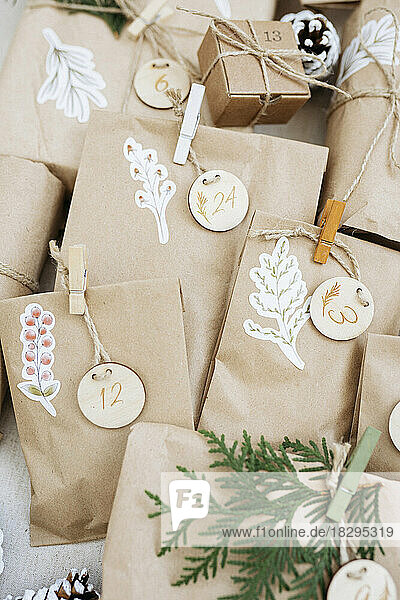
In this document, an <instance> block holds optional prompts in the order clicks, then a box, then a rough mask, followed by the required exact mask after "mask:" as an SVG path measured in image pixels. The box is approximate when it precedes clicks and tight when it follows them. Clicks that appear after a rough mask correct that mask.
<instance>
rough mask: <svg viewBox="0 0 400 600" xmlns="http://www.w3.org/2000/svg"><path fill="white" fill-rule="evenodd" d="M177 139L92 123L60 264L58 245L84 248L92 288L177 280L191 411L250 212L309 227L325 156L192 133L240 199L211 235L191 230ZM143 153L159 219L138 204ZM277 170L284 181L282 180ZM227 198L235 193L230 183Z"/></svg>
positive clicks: (265, 139) (259, 138)
mask: <svg viewBox="0 0 400 600" xmlns="http://www.w3.org/2000/svg"><path fill="white" fill-rule="evenodd" d="M177 139H178V127H177V123H174V122H172V121H166V120H161V119H148V118H145V117H133V116H128V115H121V114H114V113H108V112H106V111H104V112H98V113H97V114H96V115H94V116H93V119H92V120H91V123H90V125H89V130H88V135H87V139H86V143H85V148H84V152H83V157H82V162H81V166H80V170H79V175H78V178H77V182H76V186H75V191H74V196H73V199H72V204H71V209H70V213H69V217H68V222H67V226H66V232H65V237H64V245H63V256H64V261H65V259H66V255H65V251H64V248H68V246H70V245H72V244H76V243H80V242H82V241H84V242H85V244H86V245H87V246H88V252H89V256H90V258H91V260H92V261H93V264H95V265H96V269H95V271H94V272H93V273H91V275H90V280H91V282H92V283H93V284H98V283H101V282H104V283H110V282H113V281H118V280H124V279H130V278H132V279H143V278H146V277H158V276H159V275H160V273H163V274H171V275H173V276H178V277H180V278H181V280H182V286H183V294H184V298H185V312H184V321H185V331H186V340H187V347H188V360H189V368H190V373H191V381H192V388H193V393H194V401H195V406H196V409H195V412H196V413H197V411H198V406H199V400H200V397H201V394H202V391H203V387H204V382H205V377H206V374H207V369H208V366H209V362H210V359H211V356H212V352H213V349H214V346H215V343H216V339H217V336H218V331H219V328H220V325H221V320H222V316H223V312H224V309H225V305H226V299H227V295H228V290H229V284H230V280H231V275H232V272H233V270H234V268H235V265H236V264H237V260H238V257H239V253H240V249H241V245H242V241H241V240H242V239H243V237H244V235H245V232H246V230H247V228H248V224H249V222H250V218H251V214H252V212H253V211H254V210H255V209H256V208H262V209H265V210H267V209H270V210H273V211H275V212H277V213H279V214H281V215H282V216H287V217H289V216H290V215H293V214H296V215H301V217H299V218H302V219H304V220H305V221H310V222H312V221H313V220H314V215H315V207H316V204H317V197H318V194H319V189H320V185H321V180H322V176H323V173H324V168H325V164H326V159H327V151H326V149H325V148H323V147H320V146H314V145H311V144H303V143H301V142H296V141H289V140H283V139H280V138H274V137H269V136H264V135H257V134H248V133H242V132H233V131H229V130H220V129H216V128H211V127H205V126H200V127H199V129H198V131H197V134H196V137H195V139H194V140H193V142H192V148H193V150H194V151H195V152H196V156H197V159H198V161H199V162H200V164H201V166H202V167H203V168H204V169H207V170H213V169H217V170H221V171H228V172H230V173H232V174H233V175H234V176H236V177H237V178H239V179H240V180H241V182H242V183H243V184H244V186H245V187H246V188H247V193H248V197H249V209H248V212H247V214H246V216H245V218H244V220H243V221H242V223H241V224H240V225H238V226H237V227H236V228H235V229H232V230H230V231H226V232H220V233H218V232H215V231H209V230H208V229H206V228H205V227H202V226H200V225H199V223H198V222H197V221H196V220H195V219H194V218H193V216H192V214H191V212H190V210H189V206H188V194H189V190H190V189H191V186H192V184H193V181H194V180H195V179H196V177H197V176H198V173H197V171H196V169H195V168H194V166H193V164H191V163H190V162H189V161H187V163H186V164H185V165H184V166H181V165H176V164H174V163H173V162H172V158H173V155H174V151H175V147H176V143H177ZM129 148H130V149H129ZM133 148H134V149H135V153H134V152H133ZM146 153H150V154H151V156H152V157H153V159H154V160H153V163H154V164H156V167H155V171H157V170H160V173H163V174H164V175H165V179H164V180H163V181H162V182H161V185H163V184H164V183H165V190H166V191H167V196H168V198H166V199H167V200H168V204H167V206H166V207H165V206H164V213H163V218H162V219H161V218H159V217H161V214H160V215H159V217H157V214H156V213H155V212H154V207H153V210H149V207H147V208H146V206H144V202H143V200H141V199H140V197H142V198H143V197H144V196H145V191H144V190H146V185H147V184H146V182H145V181H144V180H143V173H141V172H140V170H141V168H140V164H139V163H138V164H136V163H134V162H132V161H133V158H134V154H136V156H137V157H139V158H140V160H144V161H145V164H147V163H146V160H148V154H146ZM146 157H147V158H146ZM135 169H136V170H137V172H136V171H135ZM164 169H165V170H164ZM283 170H284V171H285V173H286V175H285V177H281V173H282V171H283ZM94 172H98V173H100V175H99V177H96V178H93V173H94ZM164 175H163V177H164ZM168 187H170V191H169V192H168V190H167V188H168ZM215 188H216V189H215ZM217 188H218V184H215V185H204V186H203V190H202V191H203V194H202V195H201V197H202V198H206V199H208V204H211V203H212V202H213V198H214V197H215V195H216V191H217ZM160 189H161V187H160ZM162 189H164V188H162ZM213 190H214V192H213ZM235 193H236V196H237V194H238V187H237V186H236V192H235ZM220 198H221V196H220V195H219V196H218V197H217V202H216V204H215V207H214V209H213V210H215V209H217V207H218V203H219V202H220ZM196 214H197V213H196ZM219 214H224V213H219ZM161 220H162V222H163V227H162V229H161V234H162V237H161V238H160V231H159V225H160V222H161ZM104 224H107V227H105V225H104ZM100 231H101V235H99V232H100ZM164 234H165V235H164ZM110 264H112V265H113V268H112V269H111V268H110Z"/></svg>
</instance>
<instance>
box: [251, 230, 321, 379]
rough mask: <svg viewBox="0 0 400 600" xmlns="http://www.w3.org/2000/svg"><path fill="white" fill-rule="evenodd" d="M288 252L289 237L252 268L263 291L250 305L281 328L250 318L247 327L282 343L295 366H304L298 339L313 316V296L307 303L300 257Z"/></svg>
mask: <svg viewBox="0 0 400 600" xmlns="http://www.w3.org/2000/svg"><path fill="white" fill-rule="evenodd" d="M288 254H289V241H288V239H287V238H286V237H281V238H279V240H278V241H277V243H276V246H275V248H274V250H273V252H272V255H271V254H266V253H263V254H261V255H260V267H255V268H254V269H251V270H250V278H251V279H252V280H253V281H254V283H255V284H256V288H257V289H258V290H259V292H254V293H253V294H250V296H249V301H250V304H251V306H252V307H253V308H254V309H255V310H256V311H257V314H258V315H261V316H262V317H268V318H270V319H276V321H277V323H278V327H279V329H272V328H271V327H265V328H264V327H261V325H258V324H257V323H254V321H252V320H251V319H247V320H246V321H245V322H244V323H243V327H244V330H245V332H246V333H247V334H248V335H250V336H251V337H254V338H257V339H259V340H264V341H269V342H272V343H273V344H278V346H279V348H280V349H281V350H282V352H283V353H284V354H285V356H286V357H287V358H288V359H289V360H290V361H291V362H292V363H293V364H294V365H295V367H297V368H298V369H304V362H303V361H302V359H301V358H300V356H299V355H298V354H297V350H296V339H297V336H298V334H299V331H300V329H301V328H302V327H303V325H304V323H305V322H306V321H307V319H309V318H310V302H311V296H310V297H308V298H307V300H306V301H305V302H304V298H305V297H306V294H307V287H306V284H305V282H304V281H303V279H302V275H301V271H300V269H299V265H298V262H297V258H296V257H295V256H293V255H290V256H288ZM303 302H304V304H303ZM301 305H303V306H301ZM300 306H301V308H299V307H300ZM296 309H298V310H296Z"/></svg>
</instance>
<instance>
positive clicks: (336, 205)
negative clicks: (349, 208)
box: [314, 199, 346, 265]
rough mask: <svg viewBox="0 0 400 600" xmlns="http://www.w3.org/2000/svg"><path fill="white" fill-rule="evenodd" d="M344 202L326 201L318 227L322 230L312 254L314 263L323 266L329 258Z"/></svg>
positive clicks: (344, 205)
mask: <svg viewBox="0 0 400 600" xmlns="http://www.w3.org/2000/svg"><path fill="white" fill-rule="evenodd" d="M345 207H346V202H343V201H342V200H331V199H329V200H327V201H326V204H325V207H324V210H323V211H322V214H321V219H320V222H319V226H320V227H321V228H322V229H321V233H320V236H319V240H318V244H317V248H316V250H315V254H314V262H317V263H321V264H323V265H324V264H325V263H326V261H327V260H328V257H329V252H330V251H331V248H332V244H333V242H334V241H335V237H336V234H337V230H338V229H339V227H340V221H341V220H342V216H343V212H344V209H345Z"/></svg>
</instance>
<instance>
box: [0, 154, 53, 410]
mask: <svg viewBox="0 0 400 600" xmlns="http://www.w3.org/2000/svg"><path fill="white" fill-rule="evenodd" d="M63 199H64V187H63V185H62V183H61V182H60V181H58V180H57V179H56V178H55V177H54V176H53V175H52V174H51V173H50V172H49V170H48V169H47V167H45V166H44V165H41V164H38V163H33V162H31V161H29V160H22V159H20V158H14V157H12V156H0V223H1V229H2V233H1V235H0V263H2V265H1V266H2V267H3V268H4V267H9V268H11V269H12V270H15V271H17V272H18V273H19V274H20V275H23V276H26V277H27V278H28V279H29V280H31V281H32V282H38V281H39V277H40V273H41V272H42V268H43V265H44V262H45V260H46V256H47V248H48V242H49V239H51V238H52V237H54V236H55V235H56V233H57V228H58V226H59V225H60V222H61V221H60V217H61V213H62V206H63ZM28 285H29V283H28V284H24V283H21V279H20V278H19V280H18V281H17V280H16V279H14V278H13V276H7V275H5V274H3V273H2V274H0V299H3V298H12V297H14V296H25V295H26V294H30V293H32V291H33V288H34V286H33V287H28ZM0 362H1V363H2V358H0ZM6 383H7V381H6V376H5V372H4V368H3V365H0V408H1V402H2V399H3V397H4V393H5V388H6Z"/></svg>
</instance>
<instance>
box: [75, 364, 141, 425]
mask: <svg viewBox="0 0 400 600" xmlns="http://www.w3.org/2000/svg"><path fill="white" fill-rule="evenodd" d="M144 402H145V390H144V385H143V383H142V380H141V379H140V377H139V376H138V375H137V374H136V373H135V371H133V370H132V369H130V368H129V367H126V366H125V365H121V364H118V363H114V362H108V363H102V364H99V365H96V366H95V367H93V368H92V369H90V370H89V371H88V372H87V373H85V375H84V376H83V378H82V380H81V382H80V384H79V388H78V403H79V408H80V409H81V411H82V413H83V414H84V415H85V417H86V418H87V419H88V420H89V421H91V422H92V423H94V424H95V425H98V426H99V427H105V428H106V429H117V428H118V427H124V426H125V425H129V423H132V421H134V420H135V419H136V418H137V417H138V416H139V414H140V413H141V412H142V410H143V407H144Z"/></svg>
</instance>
